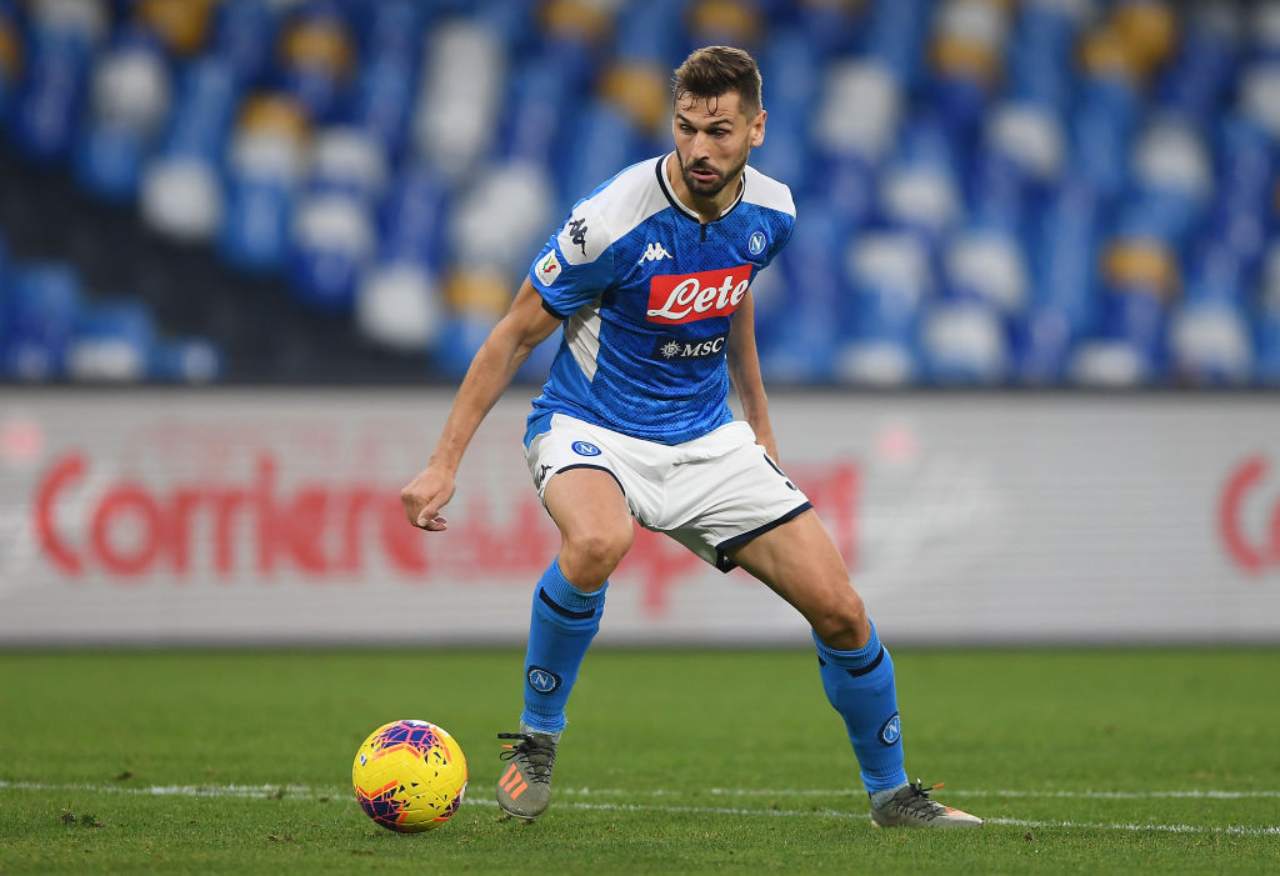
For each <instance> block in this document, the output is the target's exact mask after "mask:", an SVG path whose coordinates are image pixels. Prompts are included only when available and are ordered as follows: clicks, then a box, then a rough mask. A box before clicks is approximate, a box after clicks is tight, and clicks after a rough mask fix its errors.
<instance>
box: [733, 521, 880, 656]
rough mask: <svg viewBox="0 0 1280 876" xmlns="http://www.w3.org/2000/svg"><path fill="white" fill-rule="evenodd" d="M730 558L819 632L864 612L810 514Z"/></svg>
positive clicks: (842, 566) (832, 548) (845, 572)
mask: <svg viewBox="0 0 1280 876" xmlns="http://www.w3.org/2000/svg"><path fill="white" fill-rule="evenodd" d="M729 557H730V559H732V560H733V561H734V562H735V563H737V564H738V565H739V566H741V567H742V568H744V569H746V570H747V571H748V572H750V573H751V574H752V575H753V576H755V577H756V578H758V579H759V580H761V581H763V582H764V583H765V584H767V585H768V586H769V587H770V588H771V589H773V590H774V591H775V592H776V593H777V594H778V595H779V596H781V597H782V598H783V599H785V600H786V601H787V602H789V603H791V605H793V606H795V608H796V609H797V610H798V611H799V612H800V613H801V614H803V615H804V616H805V619H807V620H808V621H809V622H810V624H813V626H814V627H815V628H816V629H819V632H821V631H822V629H821V628H823V627H830V626H832V625H833V624H834V625H836V626H842V625H844V624H845V623H847V622H848V621H849V620H850V619H851V616H856V615H859V614H860V613H861V612H862V611H863V609H862V602H861V599H860V598H859V597H858V595H857V593H856V592H855V591H854V589H853V585H852V584H851V583H850V581H849V570H848V569H847V568H846V567H845V564H844V558H842V557H841V556H840V551H839V550H838V549H837V548H836V546H835V542H834V541H833V540H832V538H831V535H830V533H828V532H827V529H826V527H825V526H823V525H822V521H821V519H819V517H818V515H817V513H816V512H815V511H813V509H809V510H807V511H805V512H803V513H801V514H799V515H797V516H796V517H794V518H792V519H791V520H788V521H787V522H786V523H783V524H781V525H780V526H775V527H774V528H773V529H770V530H769V531H768V532H764V533H761V534H760V535H758V536H756V537H755V538H753V539H752V540H751V541H749V542H747V543H746V544H744V545H742V546H741V547H739V548H737V549H736V550H734V551H733V552H731V553H730V554H729Z"/></svg>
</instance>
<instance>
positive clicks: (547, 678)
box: [528, 666, 560, 694]
mask: <svg viewBox="0 0 1280 876" xmlns="http://www.w3.org/2000/svg"><path fill="white" fill-rule="evenodd" d="M528 678H529V687H531V688H533V689H534V690H536V691H537V692H538V693H540V694H549V693H551V692H552V691H554V690H555V689H556V688H558V687H559V686H560V676H558V675H556V674H555V673H554V672H552V671H551V670H550V669H543V668H542V667H541V666H530V667H529V675H528Z"/></svg>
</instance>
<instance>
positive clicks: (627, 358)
mask: <svg viewBox="0 0 1280 876" xmlns="http://www.w3.org/2000/svg"><path fill="white" fill-rule="evenodd" d="M666 159H667V156H665V155H664V156H662V157H661V158H653V159H649V160H647V161H642V162H640V163H639V164H635V165H632V166H631V167H628V168H627V169H626V170H623V171H622V172H621V173H619V174H618V175H617V176H615V177H614V178H613V179H611V180H609V181H608V182H606V183H604V185H602V186H600V187H599V188H597V189H596V190H595V191H594V192H592V193H591V194H590V195H588V196H587V197H586V198H584V199H583V200H581V201H579V202H578V203H577V204H575V205H574V207H573V211H572V212H571V214H570V216H569V219H568V221H567V222H565V224H564V226H563V227H562V228H561V229H560V230H559V231H558V232H557V233H555V234H553V235H552V236H551V239H550V240H548V241H547V243H546V245H545V246H544V247H543V248H542V251H541V253H539V255H538V257H537V258H536V259H535V260H534V262H533V266H532V267H531V268H530V270H529V277H530V279H531V280H532V282H533V287H534V288H535V289H536V290H538V293H539V294H541V295H542V299H543V306H544V307H545V308H546V309H547V310H548V311H550V312H551V313H553V314H555V315H556V316H558V317H560V318H561V319H563V320H564V321H565V322H564V340H563V342H562V343H561V345H560V350H559V352H558V353H557V354H556V358H555V362H554V363H553V364H552V366H551V376H550V377H549V378H548V380H547V382H546V385H545V386H543V389H542V393H541V394H540V395H539V396H538V397H537V398H535V399H534V400H533V411H532V413H531V414H530V415H529V424H528V429H527V430H526V432H525V443H526V444H528V443H529V442H530V441H532V440H533V438H534V437H535V436H536V435H538V434H540V433H541V432H544V431H546V430H547V429H548V428H550V420H551V416H552V414H555V413H564V414H568V415H570V416H573V417H577V418H578V419H580V420H585V421H587V422H589V423H593V424H595V425H598V426H603V427H605V428H607V429H612V430H614V431H616V432H621V433H623V434H625V435H631V436H633V437H636V438H643V439H645V440H647V441H656V442H659V443H662V444H679V443H681V442H684V441H689V440H691V439H693V438H697V437H699V436H701V435H705V434H706V433H708V432H710V431H711V430H713V429H715V428H717V427H719V426H722V425H724V424H725V423H727V422H730V421H731V420H732V419H733V414H732V412H731V411H730V409H729V405H728V395H729V373H728V368H727V367H726V358H725V357H726V348H727V345H728V338H729V325H730V319H731V317H732V316H733V313H734V311H735V310H737V309H738V306H739V305H740V304H741V303H742V299H743V298H744V297H745V296H746V294H747V290H748V288H749V287H750V285H751V280H752V279H753V278H754V277H755V274H756V272H757V271H759V270H761V269H763V268H764V267H766V266H767V265H768V264H769V263H770V262H771V261H772V260H773V258H774V256H776V255H777V254H778V252H779V251H781V249H782V248H783V247H784V246H785V245H786V243H787V241H788V240H789V239H790V237H791V229H792V227H793V226H794V224H795V216H796V210H795V205H794V203H793V202H792V200H791V190H790V189H788V188H787V187H786V186H785V185H784V184H782V183H780V182H778V181H777V180H774V179H771V178H769V177H767V176H765V175H764V174H762V173H760V172H758V171H756V170H755V169H754V168H751V167H747V168H746V170H745V173H744V175H743V185H742V186H741V188H740V191H739V193H738V198H737V200H736V201H735V202H734V203H733V205H732V206H730V207H729V208H728V209H726V210H725V212H724V213H723V214H722V215H721V216H720V218H719V219H717V220H716V221H714V222H708V223H705V224H704V223H702V222H701V221H700V220H699V219H698V216H697V214H696V213H695V212H694V211H693V210H692V209H690V208H689V207H687V206H685V205H684V204H682V203H680V202H679V200H677V198H676V196H675V193H674V192H673V191H672V190H671V186H670V184H669V183H668V181H667V177H666V174H665V172H664V167H665V164H666Z"/></svg>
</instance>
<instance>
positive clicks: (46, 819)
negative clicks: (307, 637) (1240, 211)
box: [0, 649, 1280, 874]
mask: <svg viewBox="0 0 1280 876" xmlns="http://www.w3.org/2000/svg"><path fill="white" fill-rule="evenodd" d="M895 662H896V663H897V666H898V680H899V691H900V700H901V706H902V712H903V716H904V738H905V740H906V744H907V765H908V768H909V770H910V771H911V773H912V775H913V776H915V775H917V774H919V775H921V776H922V777H924V778H925V779H926V781H937V780H945V781H946V783H947V785H948V788H949V789H950V790H953V791H955V792H957V795H956V796H953V797H951V798H948V797H947V796H946V794H945V792H943V793H941V794H940V795H939V796H940V797H941V798H942V799H944V800H947V801H948V802H953V803H955V804H956V805H959V806H961V807H962V808H965V809H968V810H970V811H973V812H976V813H978V814H980V815H985V816H989V817H993V818H1014V819H1024V820H1031V821H1041V822H1075V823H1083V824H1092V825H1107V824H1144V825H1145V824H1152V825H1187V826H1192V827H1197V828H1222V827H1228V826H1232V825H1234V826H1240V827H1245V828H1249V829H1251V830H1253V831H1255V832H1254V833H1245V834H1231V833H1222V832H1212V831H1207V832H1197V833H1192V832H1183V833H1171V832H1161V831H1157V830H1140V831H1124V830H1116V829H1108V828H1105V827H1080V826H1071V827H1061V826H1034V827H1025V826H1015V825H993V824H989V825H987V826H986V827H984V828H983V829H982V830H981V831H969V832H961V833H941V832H932V831H931V832H910V833H908V832H902V831H877V830H873V829H871V828H870V826H869V825H868V823H867V821H866V818H865V811H866V804H865V798H863V797H860V796H859V795H858V794H856V793H852V792H851V791H850V789H851V788H852V787H853V784H854V771H853V766H852V760H851V756H850V753H849V751H848V747H847V746H848V743H847V741H846V740H845V737H844V733H843V730H842V728H841V726H840V724H839V721H838V719H837V717H836V716H835V714H834V713H833V712H831V711H830V709H829V707H828V706H827V704H826V701H825V700H824V699H823V696H822V692H821V687H820V683H819V679H818V674H817V669H816V666H815V665H814V664H815V661H814V658H813V656H812V654H811V653H801V652H764V653H761V652H746V653H743V652H725V651H717V652H638V651H612V652H610V651H600V652H598V653H593V654H592V655H591V656H590V657H589V658H588V661H587V665H586V667H585V668H584V673H583V676H582V678H581V679H580V681H579V684H578V689H577V690H576V691H575V693H574V701H573V703H572V706H571V709H570V719H571V722H572V723H571V727H570V730H569V732H568V733H567V734H566V736H565V740H564V744H563V746H562V749H561V755H560V761H559V764H558V765H557V771H556V787H557V798H556V803H555V805H554V806H553V808H552V810H551V811H550V812H549V813H548V815H547V816H546V817H545V818H544V819H543V820H541V821H540V822H538V823H536V824H534V825H531V826H526V825H522V824H518V823H514V822H505V823H504V822H500V821H499V820H498V818H497V813H496V810H495V809H494V808H493V806H492V804H491V802H490V801H492V799H493V783H494V781H495V779H496V778H497V776H498V773H499V761H498V760H497V758H496V752H497V743H496V740H495V739H494V738H493V736H494V733H495V732H497V731H500V730H511V729H514V727H513V726H512V725H513V720H514V718H515V716H516V714H517V711H518V698H519V695H520V656H519V654H517V653H516V652H513V651H504V652H495V651H471V652H468V651H451V652H412V651H385V652H349V651H326V652H316V653H252V654H249V653H212V654H210V653H191V652H177V653H175V652H130V653H107V654H98V653H71V654H13V653H9V654H5V653H0V781H3V782H5V783H7V786H5V787H0V872H4V873H18V872H49V871H53V870H60V871H76V872H82V871H85V870H101V871H105V870H140V871H162V872H178V871H191V872H213V871H219V872H236V873H240V872H264V871H268V870H270V871H282V870H284V871H295V872H322V871H324V872H348V871H352V870H356V869H365V868H368V867H370V866H374V865H377V866H380V867H386V866H395V867H412V868H415V869H417V870H419V871H427V870H445V869H448V870H455V871H456V870H464V871H473V872H474V871H492V872H501V873H515V872H525V873H539V872H549V873H552V874H559V873H566V872H600V873H613V872H621V871H627V872H646V871H647V872H671V871H676V872H710V871H722V870H726V869H729V870H738V871H742V872H759V871H769V870H773V871H781V870H787V871H791V872H812V871H829V872H872V873H876V872H882V871H890V872H904V871H908V870H913V871H922V870H927V871H932V872H955V871H968V872H1010V871H1026V870H1037V871H1077V872H1096V871H1100V870H1107V871H1130V870H1146V871H1174V872H1186V871H1215V872H1239V871H1253V872H1266V871H1271V872H1276V871H1278V870H1280V830H1277V831H1275V832H1273V833H1272V834H1271V835H1267V834H1261V833H1258V832H1256V831H1257V830H1258V829H1259V828H1267V827H1275V826H1277V825H1280V797H1277V796H1274V795H1272V796H1255V797H1248V798H1238V799H1205V798H1185V797H1184V798H1170V797H1153V796H1146V797H1139V798H1136V799H1088V798H1080V797H1063V796H1057V797H1055V796H1049V795H1048V794H1050V793H1051V792H1064V791H1081V790H1108V791H1137V792H1144V793H1145V792H1149V791H1152V790H1197V789H1199V790H1230V791H1275V790H1277V789H1280V682H1278V681H1277V679H1280V651H1275V650H1240V651H1202V650H1190V651H1182V652H1166V651H1095V652H1048V651H980V652H911V651H908V650H906V649H901V650H900V651H899V652H896V653H895ZM407 717H418V718H425V719H428V720H431V721H434V722H436V723H439V724H441V725H442V726H444V727H446V728H447V729H449V730H450V731H451V732H452V733H453V734H454V735H455V736H456V737H457V739H458V740H459V742H460V743H461V744H462V746H463V748H464V750H465V751H466V753H467V755H468V758H469V762H470V767H471V776H472V782H471V798H472V800H473V801H474V803H473V804H472V805H468V806H464V807H463V809H462V811H461V812H460V813H459V814H458V816H457V817H456V818H455V819H454V821H453V822H451V823H449V824H447V825H445V826H444V827H443V828H442V829H440V830H438V831H435V832H433V833H430V834H424V835H418V836H398V835H394V834H391V833H389V832H387V831H385V830H383V829H381V828H379V827H377V826H376V825H374V824H373V823H371V822H370V821H368V820H367V819H366V818H365V817H364V815H363V814H362V813H361V812H360V810H359V808H358V807H357V806H356V805H355V804H354V803H353V802H352V801H351V799H350V796H349V791H348V779H349V775H350V762H351V757H352V755H353V754H354V752H355V749H356V746H357V745H358V744H359V742H360V741H361V739H363V737H364V736H365V735H366V734H367V733H368V732H369V731H370V730H371V729H373V727H375V726H377V725H378V724H380V723H382V722H385V721H387V720H390V719H393V718H407ZM15 782H18V783H23V782H25V783H35V784H39V785H42V786H51V785H56V786H61V787H58V788H57V789H48V788H47V787H45V788H29V787H15V786H14V784H13V783H15ZM231 784H250V785H254V786H262V785H264V784H265V785H291V786H294V785H305V786H307V789H306V790H303V789H293V790H288V791H286V792H284V793H283V794H273V795H270V796H267V797H263V798H247V799H243V798H226V797H192V796H165V797H159V796H148V795H144V794H141V793H138V791H140V790H141V789H144V788H147V787H149V786H157V785H204V786H210V787H216V786H227V785H231ZM717 789H720V790H717ZM996 790H1012V791H1023V792H1037V794H1036V795H1034V796H1025V797H1010V796H983V793H985V792H990V791H996ZM760 791H763V792H764V793H745V792H760ZM797 792H809V793H797ZM980 792H981V793H980ZM276 797H279V799H276ZM628 806H634V807H635V808H627V807H628ZM717 810H749V811H748V812H742V811H717ZM64 813H70V816H72V817H74V819H75V820H74V821H73V822H72V823H64V821H65V820H66V819H65V818H64ZM757 813H758V814H757ZM765 813H772V814H765ZM86 816H92V818H91V819H89V818H86ZM86 821H87V822H89V823H86ZM95 822H96V823H97V824H98V825H100V826H93V824H94V823H95Z"/></svg>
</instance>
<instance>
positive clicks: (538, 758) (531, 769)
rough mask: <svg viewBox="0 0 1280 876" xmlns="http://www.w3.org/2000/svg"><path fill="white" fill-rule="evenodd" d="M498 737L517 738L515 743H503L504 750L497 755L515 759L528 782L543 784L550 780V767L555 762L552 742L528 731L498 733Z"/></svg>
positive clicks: (505, 758) (504, 758)
mask: <svg viewBox="0 0 1280 876" xmlns="http://www.w3.org/2000/svg"><path fill="white" fill-rule="evenodd" d="M498 738H499V739H516V740H519V742H518V743H517V744H515V745H511V744H509V743H503V746H502V748H503V749H504V750H503V752H502V753H501V754H499V755H498V757H500V758H501V759H502V760H515V761H516V763H517V764H519V765H520V767H521V772H523V773H524V774H525V777H526V778H527V779H528V780H529V781H530V782H538V783H541V784H544V785H545V784H549V783H550V782H551V768H552V767H553V766H555V764H556V746H555V743H554V742H549V741H543V740H540V739H538V738H537V737H536V736H534V735H532V734H530V733H499V734H498Z"/></svg>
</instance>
